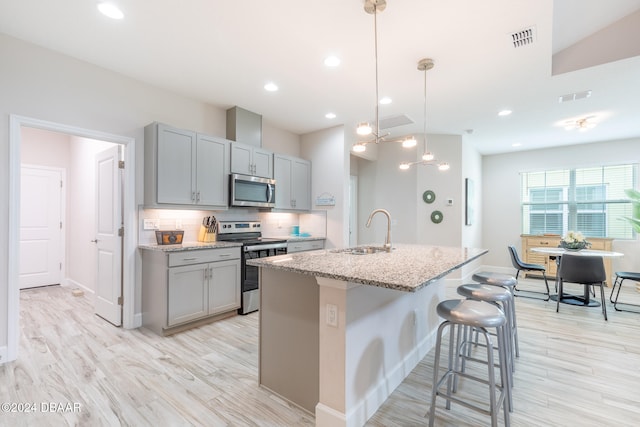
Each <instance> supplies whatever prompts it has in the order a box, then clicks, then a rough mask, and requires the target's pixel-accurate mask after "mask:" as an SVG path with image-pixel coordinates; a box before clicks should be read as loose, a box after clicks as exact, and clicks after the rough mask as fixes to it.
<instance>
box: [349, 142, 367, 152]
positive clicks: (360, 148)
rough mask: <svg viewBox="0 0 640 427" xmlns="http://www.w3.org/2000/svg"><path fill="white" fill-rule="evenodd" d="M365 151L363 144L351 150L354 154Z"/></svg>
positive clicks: (356, 145)
mask: <svg viewBox="0 0 640 427" xmlns="http://www.w3.org/2000/svg"><path fill="white" fill-rule="evenodd" d="M366 149H367V147H366V146H365V145H364V144H355V145H354V146H353V147H352V150H353V152H354V153H362V152H363V151H365V150H366Z"/></svg>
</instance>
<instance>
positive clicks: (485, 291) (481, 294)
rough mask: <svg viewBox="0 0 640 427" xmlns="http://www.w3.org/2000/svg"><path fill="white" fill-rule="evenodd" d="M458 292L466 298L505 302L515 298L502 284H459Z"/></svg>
mask: <svg viewBox="0 0 640 427" xmlns="http://www.w3.org/2000/svg"><path fill="white" fill-rule="evenodd" d="M458 294H459V295H462V296H463V297H466V298H471V299H477V300H480V301H489V302H504V301H509V300H511V299H512V298H513V295H512V294H511V292H509V290H507V289H505V288H503V287H502V286H495V285H485V284H479V283H470V284H466V285H460V286H458Z"/></svg>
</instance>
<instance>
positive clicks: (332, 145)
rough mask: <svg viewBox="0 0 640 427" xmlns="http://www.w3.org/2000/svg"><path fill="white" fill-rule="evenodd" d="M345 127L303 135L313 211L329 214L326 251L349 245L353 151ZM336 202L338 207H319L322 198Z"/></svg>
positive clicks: (304, 156) (301, 152)
mask: <svg viewBox="0 0 640 427" xmlns="http://www.w3.org/2000/svg"><path fill="white" fill-rule="evenodd" d="M344 140H345V137H344V127H343V126H337V127H333V128H330V129H325V130H322V131H318V132H313V133H310V134H306V135H302V138H301V147H300V157H302V158H304V159H310V160H311V161H312V162H313V163H312V165H311V209H313V210H318V211H321V210H323V211H326V212H327V240H326V242H325V248H336V247H338V248H341V247H346V246H347V245H348V244H349V150H350V148H351V147H350V146H349V147H346V146H345V142H344ZM325 193H327V194H330V195H332V196H334V197H335V198H336V205H335V206H316V204H315V202H316V198H317V197H318V196H320V195H322V194H325Z"/></svg>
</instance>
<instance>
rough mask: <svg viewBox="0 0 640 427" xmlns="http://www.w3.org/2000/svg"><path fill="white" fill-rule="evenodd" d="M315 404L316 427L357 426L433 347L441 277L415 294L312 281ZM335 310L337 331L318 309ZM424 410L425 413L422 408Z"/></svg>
mask: <svg viewBox="0 0 640 427" xmlns="http://www.w3.org/2000/svg"><path fill="white" fill-rule="evenodd" d="M318 283H319V285H320V324H319V327H320V355H321V358H320V402H319V404H318V406H316V425H317V426H332V427H333V426H344V427H350V426H361V425H364V424H365V423H366V421H367V420H368V419H369V418H370V417H371V416H372V415H373V414H374V413H375V412H376V411H377V410H378V408H379V407H380V406H381V405H382V403H383V402H384V401H385V400H386V399H387V398H388V396H389V395H390V394H391V393H392V392H393V390H394V389H395V388H396V387H397V386H398V385H400V383H402V381H403V380H404V378H406V377H407V376H408V375H409V373H410V372H411V370H412V369H413V368H414V367H415V366H416V365H417V364H418V363H419V362H420V361H421V360H422V359H423V358H424V357H425V356H426V355H427V354H428V352H429V351H430V350H431V349H432V348H433V345H434V344H435V340H436V336H435V335H436V331H437V327H438V325H439V323H440V321H441V319H440V318H439V317H438V315H437V312H436V306H437V305H438V303H439V302H440V301H442V300H443V299H444V295H445V286H446V285H445V280H444V279H441V280H438V281H436V282H433V283H431V284H429V285H428V286H426V287H424V288H422V289H420V290H418V291H416V292H402V291H397V290H392V289H386V288H380V287H374V286H367V285H358V284H354V283H350V282H342V281H336V280H332V279H325V278H318ZM328 303H330V304H335V305H337V306H338V309H339V316H338V320H339V322H338V327H337V328H335V327H332V326H329V325H327V324H326V322H325V321H323V311H324V309H323V307H324V306H325V305H326V304H328ZM425 410H426V409H425Z"/></svg>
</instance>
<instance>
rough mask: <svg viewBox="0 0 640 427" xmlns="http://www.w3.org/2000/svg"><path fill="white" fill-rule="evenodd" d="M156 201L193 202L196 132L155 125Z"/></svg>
mask: <svg viewBox="0 0 640 427" xmlns="http://www.w3.org/2000/svg"><path fill="white" fill-rule="evenodd" d="M156 143H157V144H158V147H157V148H158V154H157V159H156V161H157V176H156V179H157V192H158V194H157V202H158V203H172V204H183V205H184V204H193V203H194V202H195V197H194V196H195V179H196V177H195V168H193V167H192V166H193V165H194V164H195V163H194V160H195V158H196V152H195V146H196V134H195V132H191V131H188V130H182V129H175V128H171V127H169V126H167V125H164V124H158V136H157V141H156Z"/></svg>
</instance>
